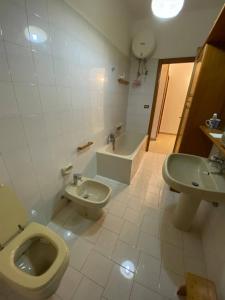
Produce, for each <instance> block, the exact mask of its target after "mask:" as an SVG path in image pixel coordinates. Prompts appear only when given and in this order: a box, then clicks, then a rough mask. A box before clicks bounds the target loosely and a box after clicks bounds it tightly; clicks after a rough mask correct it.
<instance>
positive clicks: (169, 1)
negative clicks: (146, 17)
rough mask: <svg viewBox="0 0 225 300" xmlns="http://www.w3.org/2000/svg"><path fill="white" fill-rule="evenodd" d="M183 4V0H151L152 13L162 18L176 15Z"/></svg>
mask: <svg viewBox="0 0 225 300" xmlns="http://www.w3.org/2000/svg"><path fill="white" fill-rule="evenodd" d="M183 6H184V0H152V12H153V14H154V15H155V16H156V17H159V18H162V19H170V18H174V17H176V16H177V15H178V14H179V12H180V11H181V10H182V8H183Z"/></svg>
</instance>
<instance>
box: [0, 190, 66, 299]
mask: <svg viewBox="0 0 225 300" xmlns="http://www.w3.org/2000/svg"><path fill="white" fill-rule="evenodd" d="M0 244H1V250H0V278H1V279H2V280H3V281H4V282H5V283H6V284H7V286H8V287H10V288H11V289H12V290H14V291H16V292H17V293H18V294H20V295H22V296H24V297H25V298H28V299H37V300H39V299H46V298H48V297H50V296H51V295H52V294H53V293H54V292H55V291H56V289H57V287H58V285H59V282H60V280H61V278H62V276H63V274H64V272H65V270H66V268H67V266H68V262H69V250H68V247H67V245H66V243H65V242H64V241H63V240H62V239H61V238H60V237H59V236H58V235H57V234H56V233H54V232H53V231H51V230H50V229H48V228H47V227H45V226H43V225H40V224H37V223H30V224H28V218H27V215H26V212H25V209H24V208H23V207H22V205H21V204H20V202H19V200H18V199H17V197H16V195H15V194H14V193H13V192H12V191H11V190H10V189H9V188H7V187H0Z"/></svg>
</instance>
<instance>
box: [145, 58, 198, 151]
mask: <svg viewBox="0 0 225 300" xmlns="http://www.w3.org/2000/svg"><path fill="white" fill-rule="evenodd" d="M194 61H195V57H194V56H189V57H175V58H163V59H159V62H158V68H157V74H156V81H155V90H154V95H153V102H152V109H151V113H150V119H149V125H148V139H147V145H146V151H147V152H148V150H149V144H150V141H151V131H152V124H153V120H154V115H155V108H156V102H157V97H158V89H159V79H160V75H161V70H162V65H163V64H179V63H189V62H194Z"/></svg>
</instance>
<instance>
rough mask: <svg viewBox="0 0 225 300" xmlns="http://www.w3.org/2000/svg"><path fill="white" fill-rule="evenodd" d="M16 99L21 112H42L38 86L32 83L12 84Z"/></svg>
mask: <svg viewBox="0 0 225 300" xmlns="http://www.w3.org/2000/svg"><path fill="white" fill-rule="evenodd" d="M14 89H15V94H16V99H17V102H18V106H19V111H20V113H21V114H38V113H42V106H41V100H40V95H39V91H38V87H37V86H36V85H34V84H19V83H15V84H14Z"/></svg>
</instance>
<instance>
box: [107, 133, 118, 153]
mask: <svg viewBox="0 0 225 300" xmlns="http://www.w3.org/2000/svg"><path fill="white" fill-rule="evenodd" d="M115 142H116V137H115V134H114V133H110V135H109V136H108V138H107V143H108V144H110V143H112V146H113V151H114V150H115Z"/></svg>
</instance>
